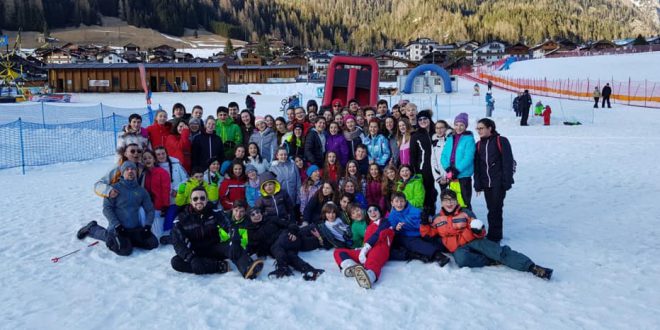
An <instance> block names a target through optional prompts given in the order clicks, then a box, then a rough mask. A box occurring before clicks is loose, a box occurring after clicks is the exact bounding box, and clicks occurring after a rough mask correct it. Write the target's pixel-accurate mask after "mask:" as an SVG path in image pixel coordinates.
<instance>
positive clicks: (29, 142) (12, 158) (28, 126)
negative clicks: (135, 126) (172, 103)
mask: <svg viewBox="0 0 660 330" xmlns="http://www.w3.org/2000/svg"><path fill="white" fill-rule="evenodd" d="M55 109H56V108H55ZM55 109H50V110H52V111H57V110H55ZM58 110H61V109H58ZM95 110H98V109H95ZM110 110H113V112H111V113H109V114H106V116H103V117H98V118H97V119H92V120H85V121H79V122H75V123H57V121H58V120H57V118H63V117H66V119H65V120H67V121H68V120H70V119H69V117H68V116H69V115H73V116H75V115H76V113H77V112H79V113H80V114H81V115H84V114H85V113H86V112H85V111H89V108H86V107H80V108H74V109H72V108H70V107H67V108H66V110H62V111H72V113H67V116H56V117H53V118H54V119H51V120H46V121H40V122H33V121H24V120H23V119H22V118H19V119H18V120H16V121H13V122H9V123H6V124H1V125H0V169H6V168H12V167H23V168H25V167H27V166H41V165H48V164H55V163H62V162H75V161H83V160H89V159H95V158H100V157H105V156H110V155H113V154H114V153H115V149H116V141H117V134H120V133H121V131H122V129H123V127H124V125H126V124H127V122H128V116H129V115H130V114H131V113H136V112H137V111H136V110H139V112H137V113H144V108H139V109H118V108H115V109H110ZM114 110H120V112H121V113H123V114H125V115H119V114H117V113H114ZM48 111H49V109H47V108H46V107H45V112H44V114H46V113H48ZM142 123H143V127H146V126H147V125H150V124H151V122H150V120H149V115H148V113H144V114H143V115H142Z"/></svg>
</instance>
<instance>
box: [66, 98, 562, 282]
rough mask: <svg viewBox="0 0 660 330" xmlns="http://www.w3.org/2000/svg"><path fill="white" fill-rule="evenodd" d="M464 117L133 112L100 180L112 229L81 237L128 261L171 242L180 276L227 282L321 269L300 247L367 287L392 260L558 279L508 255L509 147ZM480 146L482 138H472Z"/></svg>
mask: <svg viewBox="0 0 660 330" xmlns="http://www.w3.org/2000/svg"><path fill="white" fill-rule="evenodd" d="M469 123H470V122H469V118H468V115H467V114H466V113H460V114H458V115H457V116H456V117H455V118H454V120H453V126H450V125H449V123H448V122H447V121H445V120H437V121H435V122H434V121H433V114H432V112H431V111H430V110H421V111H418V109H417V106H416V105H415V104H413V103H410V102H405V101H402V102H399V103H398V104H395V105H393V106H392V107H390V106H389V104H388V103H387V102H386V101H385V100H381V101H379V102H378V104H377V105H376V107H361V106H360V105H359V103H358V101H357V100H350V101H349V102H348V104H346V106H345V105H344V104H343V102H342V100H339V99H336V100H333V101H332V103H331V105H330V106H328V107H323V108H319V106H318V105H317V103H316V102H315V101H314V100H310V101H309V102H308V103H307V106H306V108H303V107H296V108H290V109H288V110H287V111H286V117H277V118H274V117H272V116H270V115H267V116H265V117H255V115H254V108H253V107H252V108H248V109H245V110H242V111H239V105H238V104H237V103H236V102H231V103H229V104H228V105H227V106H226V107H225V106H219V107H218V108H217V109H216V112H215V116H206V117H204V109H202V107H201V106H194V107H193V109H192V112H191V113H188V112H187V111H186V108H185V106H184V105H182V104H180V103H177V104H175V105H174V106H173V109H172V118H171V119H169V120H168V113H167V112H166V111H163V110H159V111H157V112H156V113H155V115H154V122H153V124H152V125H150V126H149V127H146V128H143V127H142V125H141V124H142V118H141V117H140V116H139V115H136V114H134V115H131V116H130V117H129V120H128V123H127V124H126V126H125V127H124V129H123V132H122V133H121V134H119V136H118V141H117V146H118V150H117V154H118V163H117V165H116V166H115V167H114V168H112V169H111V170H110V171H109V172H108V173H107V174H106V175H104V176H103V177H102V178H101V179H100V180H99V181H98V182H96V184H95V186H94V189H95V192H96V193H97V194H98V195H99V196H101V197H102V198H103V214H104V216H105V217H106V218H107V220H108V225H107V226H106V227H103V226H101V225H99V224H98V223H97V222H96V221H92V222H90V223H88V224H86V225H85V226H83V227H82V228H80V230H79V231H78V233H77V236H78V238H79V239H84V238H85V237H87V236H89V237H93V238H95V239H98V240H102V241H104V242H106V245H107V247H108V248H109V249H110V250H111V251H113V252H115V253H116V254H118V255H121V256H127V255H129V254H131V252H132V250H133V248H140V249H147V250H148V249H154V248H156V247H158V246H159V245H164V244H172V245H173V247H174V253H175V255H174V256H173V257H172V259H171V266H172V268H173V269H174V270H176V271H179V272H185V273H194V274H210V273H224V272H227V271H228V270H229V264H228V262H227V260H230V261H231V262H232V263H233V264H234V266H235V268H236V269H238V271H239V272H240V273H241V274H242V275H243V277H245V278H246V279H253V278H256V277H257V276H259V273H260V272H261V270H262V269H263V262H264V259H265V257H268V256H270V257H272V258H273V259H274V260H275V270H274V271H272V272H270V273H269V274H268V276H269V277H275V278H280V277H285V276H291V275H293V274H294V273H293V270H295V271H298V272H300V273H302V276H303V278H304V279H306V280H314V279H316V278H317V277H318V276H319V275H321V274H322V273H323V272H324V271H323V270H322V269H317V268H315V267H313V266H312V265H310V264H309V263H307V262H306V261H304V260H303V259H302V258H301V257H300V256H299V255H298V252H300V251H311V250H315V249H334V259H335V261H336V263H337V265H338V267H339V268H340V270H341V271H342V272H343V274H344V275H346V276H348V277H354V278H355V279H356V281H357V283H358V284H359V285H360V286H361V287H364V288H371V287H372V285H373V284H374V282H376V281H377V280H378V278H379V276H380V272H381V270H382V267H383V265H384V264H385V263H386V262H388V261H389V260H420V261H422V262H425V263H435V264H438V265H439V266H441V267H442V266H445V265H446V264H447V263H448V262H450V259H449V258H448V255H452V256H453V257H454V260H455V262H456V264H457V265H458V266H459V267H483V266H489V265H499V264H504V265H506V266H509V267H511V268H514V269H517V270H521V271H528V272H531V273H533V274H534V275H536V276H538V277H541V278H545V279H550V277H551V275H552V270H551V269H548V268H544V267H540V266H538V265H536V264H535V263H533V262H532V261H531V260H530V259H529V258H527V257H526V256H524V255H522V254H521V253H518V252H516V251H513V250H511V249H510V248H509V247H507V246H500V244H499V242H500V240H501V239H502V237H503V216H502V214H503V212H502V209H503V205H504V199H505V196H506V192H507V191H508V190H509V189H510V188H511V187H512V185H513V182H514V181H513V174H514V172H515V161H514V160H513V154H512V151H511V145H510V143H509V141H508V140H507V139H506V138H505V137H503V136H501V135H500V134H499V133H498V132H497V130H496V125H495V122H493V121H492V120H491V119H489V118H483V119H480V120H478V121H477V124H476V129H477V133H478V138H477V139H475V136H474V134H473V133H472V132H471V131H470V130H469V129H468V128H469ZM475 140H477V141H475ZM473 189H474V191H476V194H477V196H479V194H480V193H482V192H483V193H484V195H485V200H486V205H487V208H488V215H487V222H488V230H486V228H485V224H484V223H483V222H482V221H481V220H479V219H477V217H476V216H475V214H474V213H473V212H472V211H471V210H472V197H473V196H472V194H473Z"/></svg>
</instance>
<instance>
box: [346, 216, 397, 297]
mask: <svg viewBox="0 0 660 330" xmlns="http://www.w3.org/2000/svg"><path fill="white" fill-rule="evenodd" d="M367 213H368V214H369V218H370V219H371V220H372V221H371V224H370V225H369V226H367V229H366V231H365V233H364V242H365V243H364V246H363V247H362V248H358V249H347V248H338V249H335V252H334V258H335V262H336V263H337V265H338V266H339V269H341V271H342V273H343V274H344V276H346V277H355V279H356V281H357V283H358V285H359V286H360V287H362V288H365V289H371V287H372V286H373V284H374V283H375V282H376V281H377V280H378V278H380V272H381V270H382V269H383V266H384V265H385V263H387V261H388V260H389V259H390V248H391V246H392V241H393V240H394V231H393V230H392V225H391V224H390V222H389V221H388V220H387V219H383V218H382V216H381V211H380V210H379V209H378V207H377V206H375V205H372V206H370V207H369V209H367ZM358 262H359V264H358Z"/></svg>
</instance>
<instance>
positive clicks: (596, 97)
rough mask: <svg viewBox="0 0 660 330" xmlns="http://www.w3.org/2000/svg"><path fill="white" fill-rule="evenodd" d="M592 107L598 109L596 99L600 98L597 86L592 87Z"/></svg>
mask: <svg viewBox="0 0 660 330" xmlns="http://www.w3.org/2000/svg"><path fill="white" fill-rule="evenodd" d="M593 95H594V108H596V109H598V100H600V89H599V88H598V86H596V87H594V94H593Z"/></svg>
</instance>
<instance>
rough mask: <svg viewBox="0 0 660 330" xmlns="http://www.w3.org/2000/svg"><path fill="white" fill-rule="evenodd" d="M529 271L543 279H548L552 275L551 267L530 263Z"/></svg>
mask: <svg viewBox="0 0 660 330" xmlns="http://www.w3.org/2000/svg"><path fill="white" fill-rule="evenodd" d="M529 271H530V272H531V273H532V274H534V276H536V277H540V278H542V279H544V280H550V278H551V277H552V269H550V268H544V267H541V266H538V265H532V266H531V267H529Z"/></svg>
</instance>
